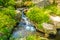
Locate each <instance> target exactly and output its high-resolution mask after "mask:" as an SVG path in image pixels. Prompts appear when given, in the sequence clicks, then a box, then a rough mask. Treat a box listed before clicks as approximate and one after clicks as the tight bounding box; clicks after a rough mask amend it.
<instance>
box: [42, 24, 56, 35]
mask: <svg viewBox="0 0 60 40" xmlns="http://www.w3.org/2000/svg"><path fill="white" fill-rule="evenodd" d="M42 25H43V29H44V31H45V33H48V34H49V33H53V34H56V28H55V27H54V25H52V24H48V23H43V24H42Z"/></svg>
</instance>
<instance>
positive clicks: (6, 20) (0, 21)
mask: <svg viewBox="0 0 60 40" xmlns="http://www.w3.org/2000/svg"><path fill="white" fill-rule="evenodd" d="M15 24H16V21H15V20H14V19H12V18H11V17H10V16H8V15H4V14H3V13H0V33H1V34H2V35H3V36H1V37H0V38H1V40H2V39H3V38H4V37H6V38H7V37H8V36H9V35H10V32H11V31H12V29H13V27H14V25H15Z"/></svg>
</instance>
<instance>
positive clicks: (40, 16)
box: [26, 7, 50, 29]
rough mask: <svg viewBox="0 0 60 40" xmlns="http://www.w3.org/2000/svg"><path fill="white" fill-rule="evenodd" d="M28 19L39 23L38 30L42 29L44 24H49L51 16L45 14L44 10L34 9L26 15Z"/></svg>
mask: <svg viewBox="0 0 60 40" xmlns="http://www.w3.org/2000/svg"><path fill="white" fill-rule="evenodd" d="M26 15H27V17H28V18H30V20H31V21H33V22H35V23H37V27H38V28H40V29H41V28H42V23H43V22H47V23H48V22H49V21H50V20H49V14H48V13H46V12H45V10H44V9H43V8H38V7H33V8H31V9H29V10H28V12H27V13H26Z"/></svg>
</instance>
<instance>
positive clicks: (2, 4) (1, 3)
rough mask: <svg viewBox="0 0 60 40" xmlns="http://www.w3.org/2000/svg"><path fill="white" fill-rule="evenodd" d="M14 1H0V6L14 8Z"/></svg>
mask: <svg viewBox="0 0 60 40" xmlns="http://www.w3.org/2000/svg"><path fill="white" fill-rule="evenodd" d="M14 5H15V0H0V6H5V7H7V6H14Z"/></svg>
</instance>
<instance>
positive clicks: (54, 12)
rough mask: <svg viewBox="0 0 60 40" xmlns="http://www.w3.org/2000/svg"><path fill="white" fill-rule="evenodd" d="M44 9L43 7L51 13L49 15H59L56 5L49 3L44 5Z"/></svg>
mask: <svg viewBox="0 0 60 40" xmlns="http://www.w3.org/2000/svg"><path fill="white" fill-rule="evenodd" d="M44 9H45V11H47V12H49V14H51V15H57V16H59V15H60V11H59V9H58V8H57V6H56V5H49V6H47V7H45V8H44Z"/></svg>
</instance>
